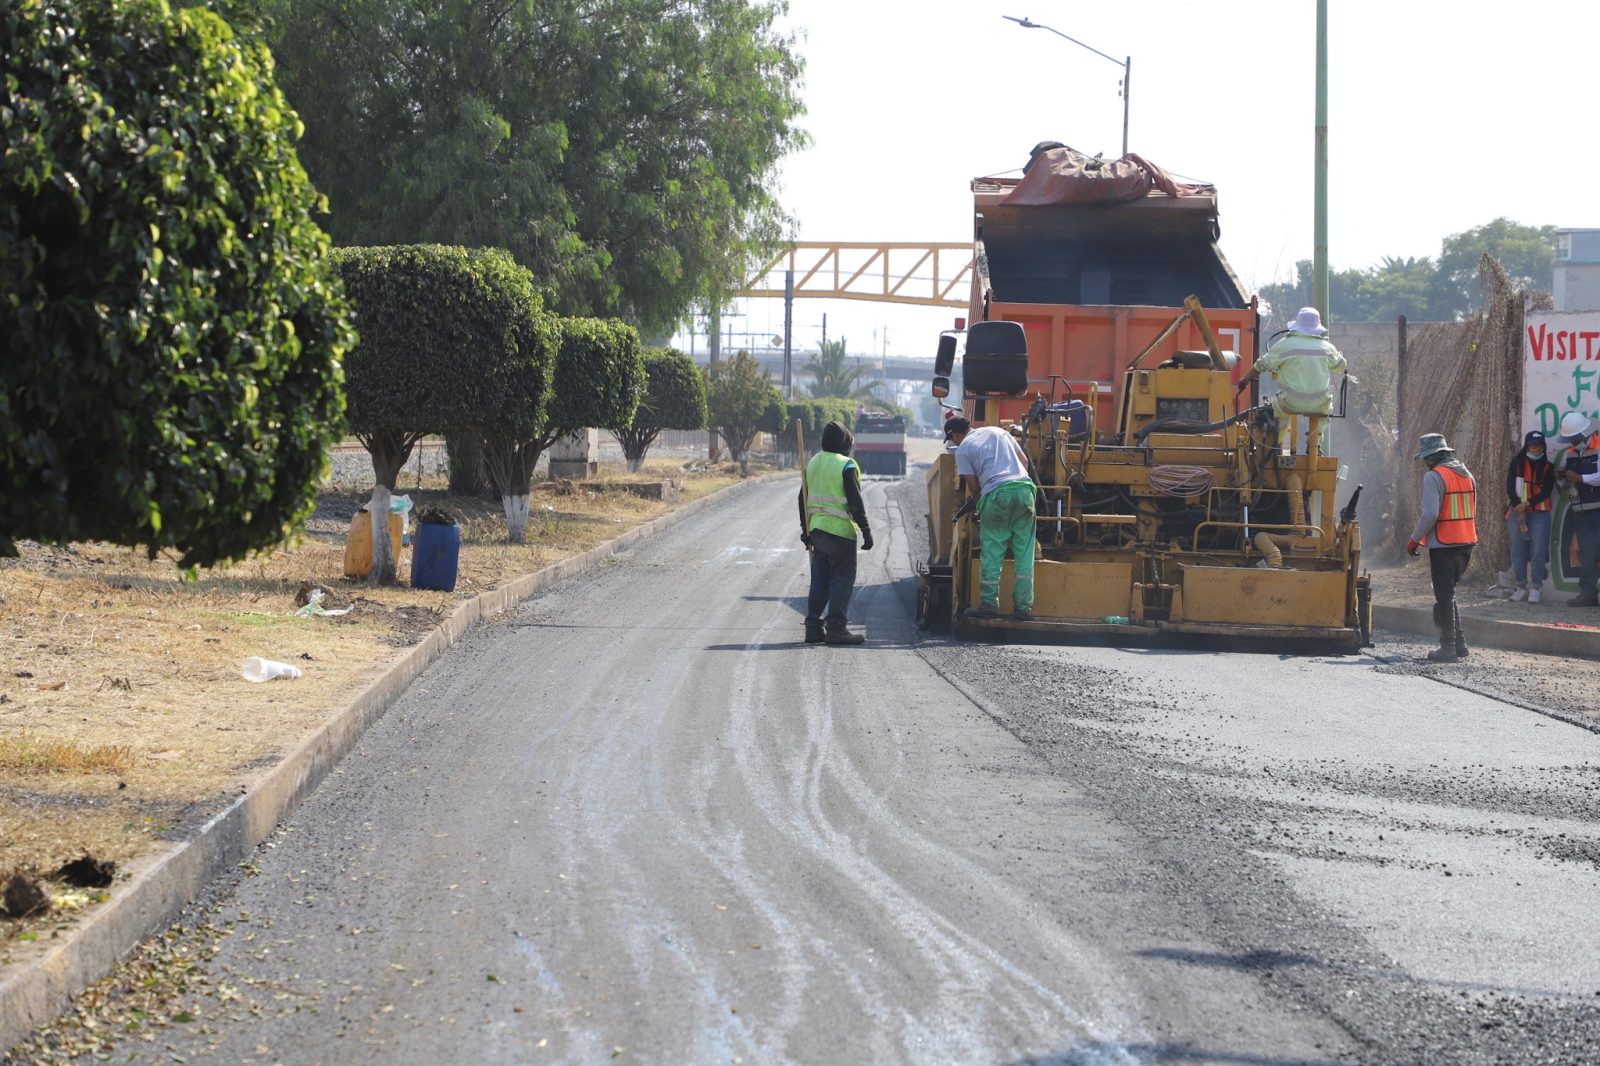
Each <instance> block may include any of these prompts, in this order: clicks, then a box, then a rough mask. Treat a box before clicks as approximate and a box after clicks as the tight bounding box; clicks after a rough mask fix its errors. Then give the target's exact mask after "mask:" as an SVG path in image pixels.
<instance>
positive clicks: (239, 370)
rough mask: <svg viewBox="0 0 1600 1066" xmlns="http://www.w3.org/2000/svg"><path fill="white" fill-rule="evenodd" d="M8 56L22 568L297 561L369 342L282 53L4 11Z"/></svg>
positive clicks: (132, 13) (0, 202)
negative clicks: (279, 80)
mask: <svg viewBox="0 0 1600 1066" xmlns="http://www.w3.org/2000/svg"><path fill="white" fill-rule="evenodd" d="M0 55H3V56H4V62H3V64H0V75H3V83H4V95H3V96H0V131H3V144H4V152H3V153H0V554H15V543H14V541H15V538H18V537H33V538H37V539H40V540H46V541H57V542H62V541H73V540H89V539H98V540H108V541H112V542H115V543H118V544H130V545H134V544H136V545H142V546H144V547H146V548H148V549H149V551H150V553H151V555H152V556H153V555H154V554H155V553H156V552H157V551H159V550H160V549H163V548H173V549H176V550H177V551H179V552H180V553H181V559H180V563H181V564H182V565H185V566H188V565H201V566H210V565H212V564H214V563H217V562H222V561H226V560H229V559H233V558H238V557H240V556H243V555H246V554H248V553H249V552H251V551H255V550H259V549H263V548H267V547H270V546H272V545H274V544H277V543H279V542H280V541H281V540H282V539H283V538H284V537H285V535H287V534H288V533H289V532H291V530H292V529H293V527H294V526H296V525H297V524H298V523H299V522H300V521H301V520H303V518H304V517H305V516H306V515H307V514H308V513H309V512H310V510H311V508H312V506H313V505H314V503H315V498H316V488H317V482H318V480H319V478H320V476H321V474H322V473H323V471H324V470H326V468H327V464H328V449H329V446H330V444H331V443H332V442H333V441H334V440H336V439H337V437H338V435H339V434H340V432H341V430H342V428H343V421H344V401H343V397H342V394H341V391H340V376H339V360H340V357H341V355H342V354H343V353H344V351H345V350H346V349H347V348H348V347H349V346H350V345H351V344H352V343H353V341H354V333H353V331H352V330H351V327H350V324H349V321H348V319H347V317H346V312H345V304H344V301H343V298H342V297H341V296H340V292H339V284H338V281H337V279H336V278H335V276H334V275H333V272H332V270H331V268H330V267H329V266H328V263H327V249H328V240H327V238H326V237H325V236H324V235H323V233H322V232H321V231H320V230H319V229H318V228H317V226H316V225H315V223H314V222H313V220H312V213H313V211H314V210H315V209H316V208H317V205H318V197H317V193H316V191H315V190H314V189H313V188H312V186H311V183H310V182H309V181H308V180H307V178H306V174H305V171H304V170H302V169H301V167H300V163H299V161H298V160H297V158H296V156H295V150H294V142H295V138H296V136H297V134H298V132H299V123H298V121H297V120H296V118H295V116H294V113H293V112H292V111H290V110H289V107H288V104H287V103H286V102H285V100H284V98H283V95H282V94H281V93H280V92H279V91H278V89H277V87H276V86H275V85H274V82H273V78H272V60H271V57H270V56H269V55H268V54H267V52H266V49H264V48H262V47H260V46H259V45H255V44H252V43H250V42H248V41H246V40H242V39H240V38H239V37H237V36H235V35H234V33H233V32H232V31H231V30H230V29H229V27H228V25H227V24H226V23H224V22H223V21H222V19H220V18H218V17H217V16H216V15H214V14H212V13H210V12H208V11H205V10H201V9H196V8H185V9H180V10H173V9H172V7H170V6H169V5H168V4H166V3H163V2H161V0H98V2H96V3H80V4H61V3H54V4H51V3H40V2H28V3H16V2H12V3H7V4H4V5H3V6H0Z"/></svg>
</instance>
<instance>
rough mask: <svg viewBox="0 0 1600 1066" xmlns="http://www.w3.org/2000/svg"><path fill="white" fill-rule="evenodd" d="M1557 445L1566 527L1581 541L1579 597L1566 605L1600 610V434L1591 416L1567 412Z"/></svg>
mask: <svg viewBox="0 0 1600 1066" xmlns="http://www.w3.org/2000/svg"><path fill="white" fill-rule="evenodd" d="M1556 443H1557V444H1560V445H1562V446H1563V451H1562V453H1561V461H1560V463H1558V464H1557V466H1558V469H1559V473H1557V475H1556V477H1557V478H1559V479H1560V481H1561V483H1562V484H1564V485H1566V486H1568V489H1567V491H1568V492H1569V493H1570V495H1569V496H1568V503H1567V524H1568V525H1569V526H1570V527H1571V528H1572V531H1573V533H1574V534H1576V535H1577V538H1578V594H1577V595H1576V596H1574V597H1573V598H1572V599H1570V600H1568V601H1567V606H1569V607H1600V599H1597V598H1596V592H1597V583H1600V434H1597V433H1595V431H1594V420H1593V419H1591V418H1590V417H1589V416H1588V415H1586V414H1583V413H1582V412H1579V411H1568V412H1567V413H1566V414H1564V415H1562V416H1561V435H1560V436H1558V437H1557V438H1556ZM1564 546H1565V540H1564V539H1563V547H1564Z"/></svg>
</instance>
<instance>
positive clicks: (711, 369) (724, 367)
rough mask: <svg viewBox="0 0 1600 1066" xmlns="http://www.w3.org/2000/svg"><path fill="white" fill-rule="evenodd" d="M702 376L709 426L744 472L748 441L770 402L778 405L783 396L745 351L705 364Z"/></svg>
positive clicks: (748, 465)
mask: <svg viewBox="0 0 1600 1066" xmlns="http://www.w3.org/2000/svg"><path fill="white" fill-rule="evenodd" d="M705 375H706V407H707V409H708V411H709V414H710V421H711V425H712V427H713V428H715V429H716V431H717V432H718V433H720V434H722V439H723V441H724V442H725V443H726V444H727V445H728V454H729V455H731V456H733V459H734V461H735V462H737V463H738V464H739V471H740V473H742V474H745V475H748V474H749V473H750V445H751V442H753V441H754V440H755V437H756V434H757V433H759V432H760V431H761V423H762V419H763V418H764V417H766V416H767V412H768V410H769V409H770V408H771V406H772V405H773V403H777V404H778V405H779V407H780V408H781V407H782V405H783V396H782V394H781V393H779V392H778V390H777V389H776V388H774V387H773V385H772V383H771V382H770V381H768V380H767V372H766V371H765V370H763V369H761V364H760V363H758V362H756V360H755V357H754V356H752V355H751V354H750V353H749V352H745V351H741V352H739V353H738V354H737V355H735V356H734V357H733V358H732V359H724V360H723V361H722V362H720V363H716V364H714V365H712V366H708V367H706V368H705Z"/></svg>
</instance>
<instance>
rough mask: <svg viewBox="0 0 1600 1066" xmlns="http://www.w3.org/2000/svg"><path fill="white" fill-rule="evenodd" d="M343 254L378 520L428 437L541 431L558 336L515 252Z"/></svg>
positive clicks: (354, 387)
mask: <svg viewBox="0 0 1600 1066" xmlns="http://www.w3.org/2000/svg"><path fill="white" fill-rule="evenodd" d="M335 258H336V261H337V262H338V264H339V272H340V274H341V275H342V276H343V278H344V282H345V291H346V292H347V293H348V294H349V297H350V300H351V302H352V304H353V305H354V308H355V314H356V322H357V325H358V326H359V327H360V329H361V343H360V344H359V345H358V346H357V347H356V349H355V351H353V352H351V353H350V356H349V358H348V359H347V360H346V362H345V375H346V381H347V392H348V395H349V398H350V416H349V420H350V428H351V430H352V432H354V433H355V435H356V436H357V437H359V438H360V440H361V442H362V444H364V445H366V447H367V450H368V451H369V452H371V453H372V468H373V473H374V475H375V479H376V489H375V491H374V494H373V503H372V508H371V509H372V513H373V514H374V515H379V514H382V513H386V511H387V508H388V504H387V497H388V494H389V493H390V492H391V491H393V489H394V482H395V478H396V477H398V476H399V473H400V470H401V469H402V468H403V467H404V466H405V463H406V459H407V457H408V456H409V455H410V454H411V449H412V448H413V447H414V446H415V445H416V442H417V441H418V440H420V439H421V438H422V437H423V436H425V435H427V434H430V433H443V432H445V431H446V430H452V431H456V430H459V431H463V432H467V433H474V434H480V433H481V434H487V433H489V432H494V433H502V434H510V435H516V434H521V433H528V434H532V433H535V432H537V431H539V430H540V429H542V428H543V425H544V417H545V408H546V404H547V402H548V399H549V394H550V383H551V379H552V377H553V374H552V368H553V360H554V352H555V347H554V334H553V332H552V327H551V325H550V322H549V320H548V316H547V315H545V314H544V312H543V310H542V308H541V300H540V297H539V294H538V292H537V291H536V290H535V289H534V284H533V275H532V274H530V273H529V272H528V271H527V270H526V269H525V268H523V267H521V266H518V265H517V263H516V261H515V260H513V259H512V258H511V254H510V253H509V252H505V251H502V250H500V249H498V248H474V249H467V248H447V247H442V246H439V245H402V246H398V247H392V248H341V249H339V250H338V251H337V252H336V253H335ZM380 493H381V495H382V496H383V497H384V499H383V500H381V501H380V499H379V495H380ZM380 508H381V509H380ZM512 518H513V516H512V515H511V514H510V513H509V512H508V514H507V522H508V523H510V522H511V521H512ZM526 519H527V511H526V508H524V509H523V511H522V514H521V520H522V521H523V522H525V521H526ZM519 528H520V527H519ZM380 539H381V538H375V539H374V540H373V550H374V556H373V573H374V580H380V581H381V580H383V578H381V577H379V576H378V572H379V566H378V555H377V552H378V551H379V550H380V549H381V547H382V545H381V544H380V543H379V540H380Z"/></svg>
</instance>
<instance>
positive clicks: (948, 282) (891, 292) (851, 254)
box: [734, 241, 973, 307]
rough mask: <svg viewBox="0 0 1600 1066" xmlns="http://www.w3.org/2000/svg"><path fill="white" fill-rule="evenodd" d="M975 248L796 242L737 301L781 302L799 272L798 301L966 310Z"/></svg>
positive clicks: (754, 276) (764, 265) (751, 279)
mask: <svg viewBox="0 0 1600 1066" xmlns="http://www.w3.org/2000/svg"><path fill="white" fill-rule="evenodd" d="M972 258H973V257H972V245H971V243H970V242H969V243H966V244H956V243H950V244H943V243H897V242H893V241H887V242H878V243H872V242H868V241H796V242H795V243H794V244H791V245H789V246H787V247H786V248H784V249H783V250H781V251H780V252H778V253H777V254H776V255H773V256H771V257H769V258H768V259H767V260H765V261H764V262H761V263H760V264H759V266H758V267H757V268H756V270H755V271H753V272H752V273H751V274H750V275H749V276H748V277H747V278H746V279H745V282H744V285H743V286H742V287H741V288H740V289H739V291H738V292H737V293H735V294H734V295H736V296H766V297H778V298H782V297H784V296H786V295H789V293H787V292H786V291H785V285H784V280H785V279H784V274H785V272H786V271H793V272H794V275H793V276H794V292H793V295H794V296H796V297H802V296H804V297H813V298H827V299H832V300H869V301H872V302H874V303H897V304H913V305H920V306H923V307H966V306H967V302H968V297H969V295H970V291H971V287H972Z"/></svg>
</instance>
